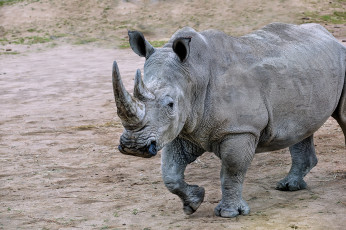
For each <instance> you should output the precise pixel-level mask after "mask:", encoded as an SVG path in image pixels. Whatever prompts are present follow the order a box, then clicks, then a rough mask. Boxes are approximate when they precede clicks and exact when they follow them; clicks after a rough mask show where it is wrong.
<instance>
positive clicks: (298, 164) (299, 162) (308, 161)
mask: <svg viewBox="0 0 346 230" xmlns="http://www.w3.org/2000/svg"><path fill="white" fill-rule="evenodd" d="M290 153H291V158H292V165H291V169H290V171H289V173H288V175H287V176H286V177H285V178H284V179H282V180H281V181H279V182H278V183H277V185H276V189H278V190H283V191H287V190H288V191H296V190H300V189H305V188H306V183H305V181H304V180H303V178H304V177H305V175H306V174H308V172H310V170H311V169H312V168H313V167H314V166H315V165H316V164H317V157H316V153H315V146H314V140H313V135H311V136H310V137H308V138H306V139H304V140H302V141H301V142H299V143H297V144H295V145H292V146H291V147H290Z"/></svg>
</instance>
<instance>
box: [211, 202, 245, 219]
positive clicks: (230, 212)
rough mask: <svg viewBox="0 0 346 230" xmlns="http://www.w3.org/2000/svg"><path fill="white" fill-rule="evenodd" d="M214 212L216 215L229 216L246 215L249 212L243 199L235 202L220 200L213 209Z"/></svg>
mask: <svg viewBox="0 0 346 230" xmlns="http://www.w3.org/2000/svg"><path fill="white" fill-rule="evenodd" d="M214 213H215V215H216V216H220V217H225V218H231V217H236V216H238V215H248V214H249V213H250V207H249V205H248V204H247V203H246V202H245V201H244V200H243V199H241V200H240V201H237V202H234V201H232V202H225V201H223V200H221V202H220V203H219V204H218V205H217V206H216V208H215V209H214Z"/></svg>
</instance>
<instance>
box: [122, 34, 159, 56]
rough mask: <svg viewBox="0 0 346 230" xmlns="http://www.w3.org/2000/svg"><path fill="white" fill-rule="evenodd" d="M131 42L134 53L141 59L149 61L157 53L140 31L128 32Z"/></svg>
mask: <svg viewBox="0 0 346 230" xmlns="http://www.w3.org/2000/svg"><path fill="white" fill-rule="evenodd" d="M128 34H129V42H130V46H131V49H132V50H133V52H135V53H136V54H138V55H139V56H141V57H145V58H146V59H148V58H149V57H150V55H152V54H153V53H154V52H155V49H154V47H153V46H152V45H151V44H150V43H149V42H148V41H147V40H145V38H144V36H143V34H142V33H141V32H139V31H128Z"/></svg>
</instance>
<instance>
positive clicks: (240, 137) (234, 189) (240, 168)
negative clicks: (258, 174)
mask: <svg viewBox="0 0 346 230" xmlns="http://www.w3.org/2000/svg"><path fill="white" fill-rule="evenodd" d="M256 145H257V141H256V138H255V137H254V136H253V135H252V134H237V135H234V136H231V137H229V138H228V139H226V140H225V141H223V142H222V143H221V145H220V146H219V149H220V150H219V153H217V155H219V157H220V158H221V161H222V167H221V173H220V176H221V189H222V199H221V201H220V203H219V204H218V206H217V207H216V208H215V210H214V212H215V215H217V216H221V217H235V216H238V215H240V214H242V215H247V214H249V212H250V208H249V206H248V204H247V203H246V202H245V201H244V200H243V198H242V190H243V181H244V177H245V173H246V171H247V169H248V167H249V165H250V164H251V161H252V159H253V156H254V154H255V148H256Z"/></svg>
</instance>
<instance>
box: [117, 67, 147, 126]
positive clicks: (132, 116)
mask: <svg viewBox="0 0 346 230" xmlns="http://www.w3.org/2000/svg"><path fill="white" fill-rule="evenodd" d="M112 82H113V92H114V98H115V103H116V106H117V112H118V116H119V117H120V119H121V121H122V122H123V125H124V126H136V125H137V124H139V123H140V122H141V121H142V120H143V118H144V115H145V106H144V104H143V103H142V102H140V101H138V100H137V99H136V98H134V97H132V96H131V95H130V94H129V93H128V92H127V91H126V89H125V87H124V85H123V82H122V80H121V77H120V73H119V69H118V65H117V63H116V62H115V61H114V62H113V71H112Z"/></svg>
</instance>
